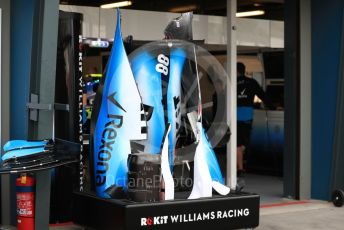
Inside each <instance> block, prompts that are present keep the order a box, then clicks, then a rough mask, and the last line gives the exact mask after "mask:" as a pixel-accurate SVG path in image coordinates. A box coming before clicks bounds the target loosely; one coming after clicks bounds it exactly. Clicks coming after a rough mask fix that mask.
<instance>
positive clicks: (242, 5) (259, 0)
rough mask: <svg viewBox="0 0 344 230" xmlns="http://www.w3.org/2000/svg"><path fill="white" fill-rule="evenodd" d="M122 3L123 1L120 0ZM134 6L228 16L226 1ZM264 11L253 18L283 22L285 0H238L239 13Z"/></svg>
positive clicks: (139, 0) (136, 0)
mask: <svg viewBox="0 0 344 230" xmlns="http://www.w3.org/2000/svg"><path fill="white" fill-rule="evenodd" d="M118 1H121V0H118ZM131 1H132V2H133V4H132V5H131V6H128V7H125V9H135V10H151V11H167V12H178V13H182V12H186V11H193V12H194V13H195V14H204V15H218V16H225V15H226V0H131ZM113 2H117V0H60V3H61V4H68V5H79V6H96V7H98V6H100V5H102V4H106V3H113ZM250 10H264V11H265V14H264V15H261V16H255V17H251V18H259V19H270V20H283V19H284V0H238V10H237V11H238V12H242V11H250Z"/></svg>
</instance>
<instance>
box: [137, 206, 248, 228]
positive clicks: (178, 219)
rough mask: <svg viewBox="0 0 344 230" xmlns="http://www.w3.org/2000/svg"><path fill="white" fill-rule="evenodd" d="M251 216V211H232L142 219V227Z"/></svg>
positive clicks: (246, 209)
mask: <svg viewBox="0 0 344 230" xmlns="http://www.w3.org/2000/svg"><path fill="white" fill-rule="evenodd" d="M249 215H250V209H248V208H245V209H230V210H222V211H210V212H201V213H187V214H179V215H170V216H155V217H146V218H141V226H155V225H163V224H169V223H171V224H176V223H188V222H202V221H211V220H223V219H232V218H239V217H247V216H249Z"/></svg>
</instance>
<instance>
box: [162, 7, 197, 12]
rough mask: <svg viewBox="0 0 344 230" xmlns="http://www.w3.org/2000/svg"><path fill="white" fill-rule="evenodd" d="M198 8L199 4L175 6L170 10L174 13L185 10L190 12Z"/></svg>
mask: <svg viewBox="0 0 344 230" xmlns="http://www.w3.org/2000/svg"><path fill="white" fill-rule="evenodd" d="M196 9H197V5H186V6H178V7H173V8H171V9H170V10H169V11H170V12H173V13H184V12H189V11H193V10H196Z"/></svg>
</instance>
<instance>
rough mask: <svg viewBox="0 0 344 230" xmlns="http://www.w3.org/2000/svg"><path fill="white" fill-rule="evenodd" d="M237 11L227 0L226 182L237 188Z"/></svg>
mask: <svg viewBox="0 0 344 230" xmlns="http://www.w3.org/2000/svg"><path fill="white" fill-rule="evenodd" d="M236 11H237V1H236V0H227V73H228V79H227V89H226V98H227V102H226V114H227V116H226V119H227V124H230V129H231V133H232V134H231V138H230V141H229V142H228V143H227V148H226V149H227V153H226V155H227V170H226V182H227V185H229V186H230V187H231V189H233V190H235V188H236V183H237V181H236V179H237V170H236V169H237V166H236V162H237V154H236V152H237V115H236V111H237V108H236V107H237V102H236V100H237V73H236V62H237V45H236V42H237V40H236V16H235V14H236Z"/></svg>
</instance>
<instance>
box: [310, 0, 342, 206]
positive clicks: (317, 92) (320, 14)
mask: <svg viewBox="0 0 344 230" xmlns="http://www.w3.org/2000/svg"><path fill="white" fill-rule="evenodd" d="M343 9H344V1H342V0H332V1H330V2H327V3H324V1H322V0H313V1H312V60H313V61H312V73H313V75H312V95H313V97H312V153H313V154H312V198H315V199H323V200H328V199H329V198H330V192H331V191H330V182H331V166H332V153H333V148H332V145H333V137H334V129H335V119H336V99H337V82H338V77H339V60H340V48H341V47H340V39H341V28H342V14H343Z"/></svg>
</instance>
